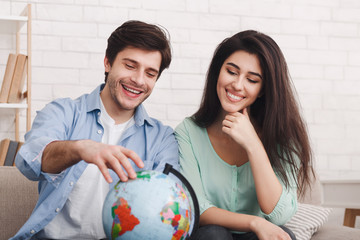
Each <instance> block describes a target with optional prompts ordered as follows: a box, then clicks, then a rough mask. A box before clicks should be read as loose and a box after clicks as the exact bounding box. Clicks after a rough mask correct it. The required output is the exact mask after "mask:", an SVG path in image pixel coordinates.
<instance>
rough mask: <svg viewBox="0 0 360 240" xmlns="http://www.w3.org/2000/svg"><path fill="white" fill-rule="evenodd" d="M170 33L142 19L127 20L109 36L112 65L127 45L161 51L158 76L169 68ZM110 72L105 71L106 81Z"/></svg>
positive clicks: (108, 48) (107, 51)
mask: <svg viewBox="0 0 360 240" xmlns="http://www.w3.org/2000/svg"><path fill="white" fill-rule="evenodd" d="M168 36H169V34H168V32H167V31H166V29H165V28H163V27H159V26H156V25H153V24H148V23H144V22H141V21H134V20H131V21H127V22H125V23H123V24H122V25H121V26H120V27H118V28H117V29H116V30H115V31H114V32H113V33H112V34H111V35H110V37H109V38H108V46H107V48H106V53H105V54H106V57H107V59H108V61H109V63H110V66H112V64H113V63H114V61H115V58H116V56H117V54H118V53H119V52H120V51H122V50H124V49H125V48H126V47H134V48H139V49H143V50H148V51H159V52H160V54H161V64H160V69H159V74H158V78H159V77H160V75H161V73H162V71H163V70H164V69H165V68H168V67H169V65H170V62H171V49H170V41H169V38H168ZM107 75H108V73H107V72H105V82H106V80H107Z"/></svg>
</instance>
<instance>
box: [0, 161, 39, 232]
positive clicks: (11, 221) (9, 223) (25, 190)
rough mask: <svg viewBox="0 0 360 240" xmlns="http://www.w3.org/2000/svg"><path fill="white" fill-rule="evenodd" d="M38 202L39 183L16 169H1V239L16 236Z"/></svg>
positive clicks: (4, 167)
mask: <svg viewBox="0 0 360 240" xmlns="http://www.w3.org/2000/svg"><path fill="white" fill-rule="evenodd" d="M37 200H38V190H37V182H33V181H30V180H28V179H27V178H26V177H24V176H23V175H22V174H21V173H20V171H19V170H18V169H17V168H16V167H12V166H11V167H10V166H1V167H0V211H1V214H0V226H2V230H1V231H0V239H9V238H10V237H12V236H14V235H15V233H16V232H17V231H18V230H19V229H20V227H21V226H22V225H23V224H24V223H25V221H26V220H27V219H28V218H29V216H30V214H31V212H32V210H33V209H34V207H35V204H36V202H37Z"/></svg>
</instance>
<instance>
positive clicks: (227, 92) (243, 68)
mask: <svg viewBox="0 0 360 240" xmlns="http://www.w3.org/2000/svg"><path fill="white" fill-rule="evenodd" d="M262 86H263V77H262V71H261V68H260V62H259V59H258V58H257V56H256V55H254V54H250V53H248V52H245V51H242V50H240V51H236V52H234V53H233V54H232V55H230V56H229V57H228V58H227V59H226V60H225V61H224V63H223V65H222V67H221V69H220V74H219V78H218V82H217V86H216V91H217V94H218V97H219V100H220V103H221V106H222V108H223V111H225V112H227V113H232V112H238V111H240V110H242V109H244V108H246V107H249V106H250V105H251V104H252V103H253V102H255V100H256V98H257V97H259V96H260V94H261V93H262V91H261V90H262Z"/></svg>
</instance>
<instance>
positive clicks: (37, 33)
mask: <svg viewBox="0 0 360 240" xmlns="http://www.w3.org/2000/svg"><path fill="white" fill-rule="evenodd" d="M28 3H31V5H32V6H31V9H32V34H31V36H32V99H31V101H32V104H31V109H32V111H31V117H32V119H33V118H34V117H35V115H36V111H37V110H40V109H42V108H43V107H44V106H45V104H47V103H48V102H50V101H51V100H53V99H55V98H60V97H70V98H76V97H78V96H80V95H82V94H84V93H89V92H91V91H92V90H93V89H94V88H95V87H96V86H97V85H99V84H101V83H102V82H103V81H104V65H103V60H104V52H105V48H106V45H107V42H106V40H107V38H108V36H109V35H110V34H111V32H112V31H113V30H114V29H115V28H116V27H118V26H119V25H121V24H122V23H123V22H125V21H127V20H130V19H137V20H142V21H146V22H148V23H154V24H159V25H162V26H163V27H165V28H166V29H167V30H168V31H169V33H170V35H171V43H172V50H173V61H172V63H171V66H170V68H169V69H168V70H165V71H164V73H163V74H162V76H161V78H160V79H159V80H158V82H157V84H156V87H155V89H154V92H153V93H152V95H151V96H150V98H149V99H148V100H147V101H146V103H145V106H146V107H147V110H148V113H149V115H150V116H152V117H155V118H158V119H160V120H161V121H162V122H163V123H165V124H167V125H170V126H171V127H176V126H177V124H179V123H180V122H181V121H182V120H183V119H184V118H185V117H187V116H189V115H191V114H193V113H194V111H195V110H196V109H197V108H198V105H199V103H200V100H201V96H202V89H203V86H204V82H205V81H204V79H205V74H206V71H207V68H208V65H209V63H210V60H211V57H212V54H213V52H214V50H215V48H216V46H217V44H219V43H220V42H221V41H222V40H223V39H224V38H226V37H229V36H231V35H233V34H234V33H237V32H239V31H242V30H246V29H255V30H258V31H261V32H264V33H266V34H268V35H270V36H271V37H272V38H273V39H274V40H275V41H276V42H277V43H278V44H279V46H280V48H281V49H282V51H283V53H284V55H285V58H286V59H287V63H288V65H289V69H290V74H291V76H292V80H293V83H294V85H295V88H296V90H297V94H298V98H299V101H300V104H301V109H302V112H303V116H304V118H305V120H306V123H307V125H308V129H309V133H310V136H311V143H312V146H313V150H314V158H315V164H316V166H315V167H316V169H317V172H318V173H319V175H320V178H321V179H360V137H359V135H360V1H358V0H195V1H194V0H131V1H124V0H33V1H24V0H23V1H22V0H11V1H6V0H1V1H0V16H1V15H14V16H17V15H19V14H20V13H21V12H22V11H23V9H24V8H25V7H26V5H27V4H28ZM0 28H4V27H3V25H0ZM26 32H27V31H26V27H25V28H24V29H22V31H21V36H24V37H22V38H21V45H22V46H24V47H25V48H24V49H22V51H24V52H26ZM9 52H15V40H14V36H13V34H8V33H6V32H5V33H4V32H3V31H2V29H0V81H2V78H3V75H4V71H5V65H6V61H7V57H8V54H9ZM14 111H15V110H13V109H0V138H1V139H2V138H5V137H10V138H13V134H14ZM25 118H26V111H25V110H22V111H20V138H21V139H23V135H24V133H25V131H26V124H25Z"/></svg>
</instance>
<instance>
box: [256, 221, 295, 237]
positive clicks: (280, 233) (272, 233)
mask: <svg viewBox="0 0 360 240" xmlns="http://www.w3.org/2000/svg"><path fill="white" fill-rule="evenodd" d="M250 228H251V231H252V232H254V233H255V234H256V236H257V237H258V238H259V240H291V237H290V235H289V234H288V233H287V232H285V231H284V230H283V229H282V228H281V227H279V226H276V225H275V224H273V223H271V222H269V221H267V220H265V219H263V218H260V217H258V218H256V219H254V220H253V221H252V222H251V223H250Z"/></svg>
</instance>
